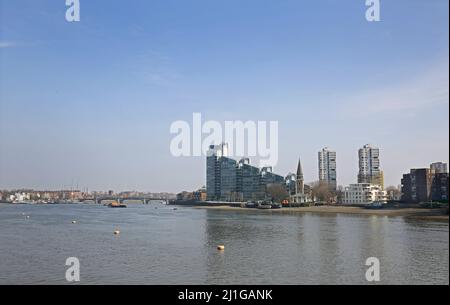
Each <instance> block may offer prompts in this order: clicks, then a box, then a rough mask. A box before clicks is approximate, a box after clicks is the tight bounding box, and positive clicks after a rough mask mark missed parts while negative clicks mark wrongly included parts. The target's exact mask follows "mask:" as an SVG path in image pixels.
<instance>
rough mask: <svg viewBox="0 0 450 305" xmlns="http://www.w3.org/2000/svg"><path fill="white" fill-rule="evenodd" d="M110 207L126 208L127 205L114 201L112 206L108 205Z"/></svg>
mask: <svg viewBox="0 0 450 305" xmlns="http://www.w3.org/2000/svg"><path fill="white" fill-rule="evenodd" d="M108 207H110V208H126V207H127V205H126V204H123V203H118V202H117V201H113V202H111V203H110V204H108Z"/></svg>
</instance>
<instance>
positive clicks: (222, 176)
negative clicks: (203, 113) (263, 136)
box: [206, 144, 285, 201]
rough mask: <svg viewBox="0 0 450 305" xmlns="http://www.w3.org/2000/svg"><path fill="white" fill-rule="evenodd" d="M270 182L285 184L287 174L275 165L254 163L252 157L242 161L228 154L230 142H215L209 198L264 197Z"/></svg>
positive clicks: (208, 171)
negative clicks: (275, 169) (273, 168)
mask: <svg viewBox="0 0 450 305" xmlns="http://www.w3.org/2000/svg"><path fill="white" fill-rule="evenodd" d="M270 184H280V185H285V180H284V177H283V176H280V175H277V174H275V173H273V172H272V168H271V167H263V168H262V169H259V168H258V167H255V166H252V165H250V160H249V159H248V158H243V159H241V160H240V161H239V162H236V161H235V160H234V159H231V158H229V157H228V146H227V145H226V144H221V145H211V146H210V147H209V151H208V154H207V157H206V195H207V199H208V200H220V201H249V200H263V199H265V196H266V188H267V186H268V185H270Z"/></svg>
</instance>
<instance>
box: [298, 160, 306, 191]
mask: <svg viewBox="0 0 450 305" xmlns="http://www.w3.org/2000/svg"><path fill="white" fill-rule="evenodd" d="M297 193H298V194H304V193H305V186H304V180H303V170H302V164H301V163H300V159H298V165H297Z"/></svg>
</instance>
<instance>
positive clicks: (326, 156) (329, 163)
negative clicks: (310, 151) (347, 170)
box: [318, 147, 337, 190]
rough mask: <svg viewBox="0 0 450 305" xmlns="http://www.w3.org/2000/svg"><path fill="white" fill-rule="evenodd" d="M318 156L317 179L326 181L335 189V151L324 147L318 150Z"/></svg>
mask: <svg viewBox="0 0 450 305" xmlns="http://www.w3.org/2000/svg"><path fill="white" fill-rule="evenodd" d="M318 156H319V181H320V182H325V183H327V184H328V185H329V186H330V187H331V188H332V189H333V190H336V188H337V181H336V177H337V173H336V152H335V151H332V150H330V149H328V148H327V147H325V148H323V149H322V150H321V151H319V154H318Z"/></svg>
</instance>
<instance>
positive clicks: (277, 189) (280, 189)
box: [266, 184, 289, 202]
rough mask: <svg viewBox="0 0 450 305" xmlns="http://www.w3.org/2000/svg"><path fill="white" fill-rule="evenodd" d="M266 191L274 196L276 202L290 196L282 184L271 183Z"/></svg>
mask: <svg viewBox="0 0 450 305" xmlns="http://www.w3.org/2000/svg"><path fill="white" fill-rule="evenodd" d="M266 193H267V194H268V195H269V196H270V197H271V198H272V200H273V201H274V202H281V201H283V200H284V199H288V198H289V193H288V192H287V190H286V188H285V187H284V186H283V185H281V184H269V185H267V188H266Z"/></svg>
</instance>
